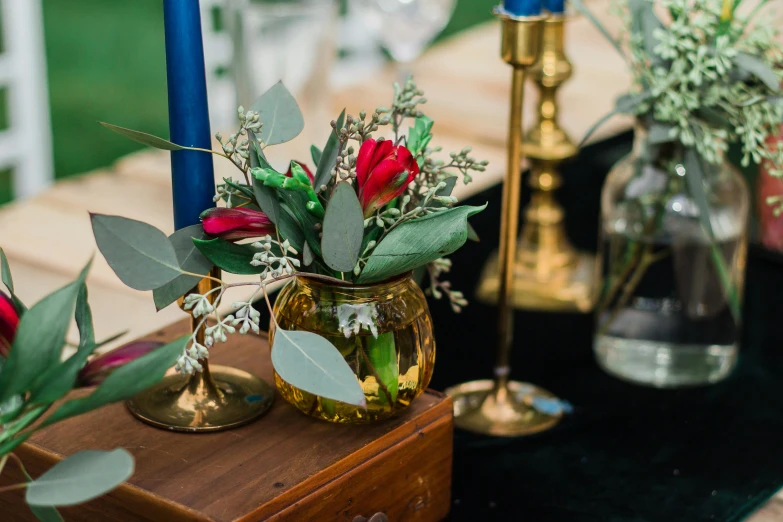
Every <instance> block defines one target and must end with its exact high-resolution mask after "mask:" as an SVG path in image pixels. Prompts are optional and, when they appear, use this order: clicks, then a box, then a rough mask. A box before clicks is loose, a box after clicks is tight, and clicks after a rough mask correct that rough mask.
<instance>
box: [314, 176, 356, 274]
mask: <svg viewBox="0 0 783 522" xmlns="http://www.w3.org/2000/svg"><path fill="white" fill-rule="evenodd" d="M363 238H364V216H363V215H362V206H361V205H360V204H359V200H358V199H357V198H356V192H355V191H354V189H353V187H352V186H351V185H349V184H348V183H338V184H337V186H336V187H335V190H334V194H332V197H331V199H330V200H329V205H328V206H327V207H326V215H325V216H324V224H323V238H321V251H322V253H323V257H324V262H325V263H326V265H327V266H328V267H329V268H331V269H332V270H336V271H337V272H350V271H352V270H353V269H354V267H355V266H356V263H357V262H358V261H359V254H361V250H362V239H363Z"/></svg>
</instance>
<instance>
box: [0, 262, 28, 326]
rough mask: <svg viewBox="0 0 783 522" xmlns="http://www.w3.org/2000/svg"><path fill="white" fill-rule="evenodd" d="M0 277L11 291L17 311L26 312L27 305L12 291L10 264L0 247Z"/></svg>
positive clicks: (12, 282)
mask: <svg viewBox="0 0 783 522" xmlns="http://www.w3.org/2000/svg"><path fill="white" fill-rule="evenodd" d="M0 279H1V280H2V281H3V284H4V285H5V287H6V288H7V289H8V291H9V292H10V293H11V301H13V303H14V307H15V308H16V311H17V313H19V314H23V313H24V312H26V311H27V307H26V306H25V305H24V303H22V300H21V299H19V298H18V297H17V296H16V294H15V293H14V279H13V278H12V277H11V265H10V264H8V258H7V257H6V256H5V252H4V251H3V249H2V248H0Z"/></svg>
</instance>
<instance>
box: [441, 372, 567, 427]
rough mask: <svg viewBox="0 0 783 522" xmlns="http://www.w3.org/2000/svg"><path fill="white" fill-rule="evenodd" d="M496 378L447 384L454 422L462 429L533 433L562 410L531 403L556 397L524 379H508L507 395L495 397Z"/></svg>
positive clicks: (552, 421) (553, 420) (551, 424)
mask: <svg viewBox="0 0 783 522" xmlns="http://www.w3.org/2000/svg"><path fill="white" fill-rule="evenodd" d="M494 388H495V381H492V380H489V379H486V380H481V381H471V382H466V383H462V384H459V385H457V386H454V387H451V388H448V389H447V390H446V394H447V395H449V396H450V397H451V400H452V401H454V423H455V424H456V425H457V427H459V428H462V429H463V430H467V431H472V432H474V433H480V434H484V435H494V436H497V437H519V436H522V435H532V434H534V433H538V432H541V431H545V430H548V429H550V428H553V427H554V426H555V425H556V424H557V423H558V422H560V418H561V417H562V416H563V414H562V412H560V413H557V414H548V413H544V412H542V411H540V410H537V409H536V408H535V407H534V406H533V405H534V402H535V400H536V399H547V400H554V399H556V397H555V396H554V395H553V394H552V393H550V392H548V391H547V390H545V389H543V388H539V387H538V386H536V385H534V384H528V383H525V382H517V381H510V382H508V383H507V387H506V391H507V393H508V395H507V396H506V397H504V398H502V399H501V400H496V399H495V394H493V393H492V392H493V389H494Z"/></svg>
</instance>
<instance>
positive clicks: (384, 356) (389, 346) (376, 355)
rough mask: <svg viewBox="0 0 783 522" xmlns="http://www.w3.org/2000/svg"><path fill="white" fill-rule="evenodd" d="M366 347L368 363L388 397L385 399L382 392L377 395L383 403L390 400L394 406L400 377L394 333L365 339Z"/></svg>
mask: <svg viewBox="0 0 783 522" xmlns="http://www.w3.org/2000/svg"><path fill="white" fill-rule="evenodd" d="M367 346H368V350H367V351H368V352H369V358H370V363H372V365H373V368H375V373H377V374H378V377H380V380H381V383H383V385H384V386H385V387H386V391H387V392H388V394H389V397H386V396H385V394H384V393H383V392H382V391H379V393H378V395H379V396H380V398H381V399H382V400H384V402H386V401H388V400H389V399H390V400H391V404H394V402H395V401H396V400H397V387H398V384H399V376H400V365H399V363H398V362H397V347H396V345H395V343H394V332H386V333H382V334H380V335H379V336H378V338H377V339H375V338H373V337H372V336H370V337H367Z"/></svg>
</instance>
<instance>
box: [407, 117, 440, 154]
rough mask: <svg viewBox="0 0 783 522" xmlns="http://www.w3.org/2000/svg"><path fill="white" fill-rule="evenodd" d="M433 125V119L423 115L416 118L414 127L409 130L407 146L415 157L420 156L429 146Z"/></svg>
mask: <svg viewBox="0 0 783 522" xmlns="http://www.w3.org/2000/svg"><path fill="white" fill-rule="evenodd" d="M433 124H434V122H433V121H432V119H431V118H429V117H428V116H425V115H421V116H419V117H417V118H416V121H415V123H414V125H413V127H410V128H409V129H408V138H407V142H406V145H407V147H408V150H410V151H411V153H412V154H413V155H414V156H418V155H419V153H420V152H422V151H423V150H424V149H425V148H426V147H427V145H428V144H429V142H430V139H431V136H432V134H431V131H432V125H433Z"/></svg>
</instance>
